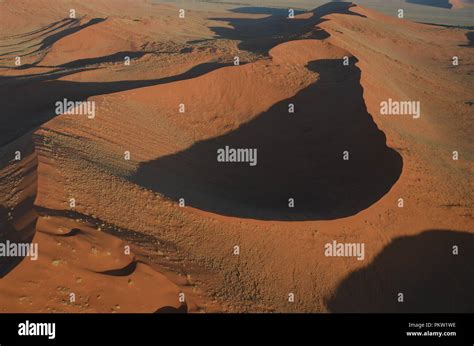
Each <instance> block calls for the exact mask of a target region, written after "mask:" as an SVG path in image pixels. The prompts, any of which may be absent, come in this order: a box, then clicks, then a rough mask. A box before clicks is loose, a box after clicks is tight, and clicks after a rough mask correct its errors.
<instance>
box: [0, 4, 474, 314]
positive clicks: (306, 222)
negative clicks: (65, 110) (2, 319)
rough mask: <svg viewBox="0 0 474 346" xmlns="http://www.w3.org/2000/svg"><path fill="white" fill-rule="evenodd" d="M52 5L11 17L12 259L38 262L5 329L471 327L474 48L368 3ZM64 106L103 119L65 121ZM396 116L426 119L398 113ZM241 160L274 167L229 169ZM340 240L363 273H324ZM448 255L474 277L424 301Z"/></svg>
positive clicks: (343, 263)
mask: <svg viewBox="0 0 474 346" xmlns="http://www.w3.org/2000/svg"><path fill="white" fill-rule="evenodd" d="M52 4H53V2H51V1H48V0H41V1H40V2H37V3H36V2H33V1H26V0H22V1H20V2H13V1H3V2H1V3H0V11H1V12H0V13H2V17H5V20H4V21H3V23H4V25H6V26H7V27H8V29H7V30H5V31H4V33H2V41H1V44H0V46H1V47H0V54H2V55H1V56H0V65H2V69H1V70H0V71H1V76H0V93H2V95H3V96H2V100H1V101H0V107H1V109H2V110H3V111H4V116H2V119H1V120H0V124H1V133H0V134H1V139H0V141H1V143H2V147H1V148H0V150H1V151H0V152H1V155H0V156H1V166H0V176H1V177H2V179H1V183H0V191H1V199H0V221H1V230H0V235H1V237H0V240H2V241H4V240H6V239H9V240H15V241H19V240H20V239H22V240H23V241H31V240H32V241H33V242H37V243H38V246H39V258H38V261H31V260H30V259H29V258H24V259H23V260H22V261H21V262H19V261H3V259H2V262H1V269H2V271H1V273H2V274H1V275H2V277H1V279H0V302H1V304H0V306H1V309H2V312H11V311H35V312H38V311H67V312H73V311H74V312H75V311H84V312H131V311H133V312H176V311H178V312H185V311H192V312H195V311H211V312H212V311H231V312H232V311H238V312H242V311H279V312H289V311H298V312H309V311H313V312H314V311H337V312H345V311H384V312H388V311H419V312H422V311H472V309H473V305H472V302H470V301H467V305H466V299H468V297H469V292H470V291H471V290H472V275H471V274H470V273H469V272H468V268H466V267H465V266H464V267H463V266H459V264H460V263H461V262H464V263H468V262H469V259H470V257H469V256H470V255H469V248H468V247H466V245H465V244H467V243H469V242H470V241H471V238H472V232H473V227H472V226H473V219H472V193H471V192H472V189H470V186H469V184H468V183H467V182H469V180H468V179H469V176H470V174H472V167H473V166H472V145H471V141H470V132H471V129H472V106H471V105H470V104H469V102H470V101H471V102H472V73H471V71H470V66H471V65H472V64H473V63H474V61H473V59H474V58H473V57H472V53H471V49H472V48H471V47H470V46H469V44H470V43H469V37H470V36H469V35H470V32H469V31H468V30H465V29H461V28H451V27H447V26H446V27H442V26H434V25H424V24H419V23H413V22H410V21H407V20H400V19H398V18H395V17H389V16H386V15H383V14H381V13H378V12H376V11H374V10H371V9H368V8H365V7H363V6H359V5H351V4H347V3H329V4H326V5H323V6H320V7H317V8H315V9H314V10H313V11H308V12H304V13H303V12H298V13H297V16H296V18H295V19H291V20H289V19H287V18H286V14H282V13H283V12H285V11H283V12H282V11H281V10H271V11H270V10H269V9H265V8H262V7H260V8H258V10H257V9H255V8H252V7H243V8H240V9H239V8H237V9H233V10H230V11H227V10H226V11H225V12H219V11H223V10H219V11H218V10H216V11H210V12H206V11H199V10H194V9H193V10H190V11H187V13H186V16H187V17H186V19H185V21H183V20H181V19H180V18H179V17H178V9H179V8H177V7H175V6H172V5H163V4H158V5H157V4H152V3H151V2H146V1H143V2H141V1H134V2H133V6H131V4H132V2H130V1H126V0H120V1H113V2H112V1H108V0H100V1H95V2H86V4H84V3H83V2H79V1H64V2H61V4H60V5H57V6H55V5H52ZM72 7H74V8H76V10H77V13H78V18H77V20H70V19H67V15H68V11H69V9H70V8H72ZM28 8H34V9H36V8H38V12H36V14H35V15H33V14H32V13H31V11H29V10H28ZM285 13H286V12H285ZM20 18H21V19H20ZM184 23H186V24H184ZM2 25H3V24H2ZM2 32H3V30H2ZM17 54H22V55H24V62H23V66H20V67H18V68H15V67H14V66H13V60H12V59H14V57H15V56H16V55H17ZM454 55H456V56H458V57H460V61H461V64H460V65H459V66H457V67H453V65H452V63H451V61H452V57H453V56H454ZM125 56H130V57H131V58H132V60H131V64H130V66H128V65H124V57H125ZM235 56H238V57H240V64H239V65H237V66H236V65H234V58H235ZM345 57H347V58H348V61H349V66H345V65H344V64H343V60H344V58H345ZM63 98H67V99H69V100H72V101H93V102H95V107H96V108H95V109H96V114H95V117H94V118H93V119H90V118H88V117H87V115H84V114H82V115H78V114H60V115H57V114H55V112H54V104H55V102H56V101H58V100H62V99H63ZM389 98H392V99H401V100H408V99H410V100H418V101H420V103H421V105H422V114H421V117H420V118H419V119H413V117H409V116H406V117H389V116H384V115H381V114H380V103H381V102H382V101H384V100H387V99H389ZM289 104H293V105H294V106H295V112H294V114H292V113H289V112H288V109H289V108H288V107H289ZM182 106H184V112H180V109H181V110H183V107H182ZM225 146H231V147H252V148H253V147H255V148H258V150H259V151H258V155H259V156H258V164H257V165H256V166H255V167H252V166H250V165H248V164H247V165H234V166H232V165H231V164H229V165H222V164H218V163H217V161H216V151H217V149H219V148H222V147H225ZM18 150H19V151H21V154H22V159H21V160H19V161H15V160H13V158H14V157H15V152H16V151H18ZM345 150H349V152H350V155H351V160H350V161H347V162H346V161H344V160H343V152H344V151H345ZM454 150H456V151H459V153H460V157H461V159H460V160H459V161H453V159H452V152H453V151H454ZM127 153H128V154H127ZM128 155H129V157H128ZM71 198H74V202H75V205H74V206H73V207H71V204H70V203H71ZM181 198H183V199H184V204H185V205H184V206H183V207H180V206H179V204H178V202H179V200H180V199H181ZM289 198H294V200H295V207H294V208H291V209H290V208H288V199H289ZM400 198H403V201H404V207H403V208H400V207H399V199H400ZM427 230H443V231H442V232H441V231H432V232H425V231H427ZM333 241H337V242H350V243H352V242H354V243H364V244H365V248H366V253H365V258H364V260H363V261H358V260H357V259H354V258H347V257H327V256H325V252H324V249H325V245H326V244H328V243H332V242H333ZM453 244H454V245H457V244H460V245H461V248H462V251H460V254H459V255H458V257H456V258H455V259H452V258H451V257H449V256H448V253H449V251H450V249H451V247H452V246H453ZM127 245H129V246H130V247H131V252H130V254H126V253H125V252H124V249H125V246H127ZM236 246H238V249H239V251H240V253H239V254H238V255H236V254H235V249H236V248H235V247H236ZM420 248H423V249H424V251H425V250H426V253H427V254H428V255H427V256H426V257H424V258H422V259H419V260H416V261H415V263H417V265H416V266H415V268H412V265H413V261H411V260H409V259H406V258H412V259H413V260H414V257H415V256H416V255H417V253H418V252H419V251H418V249H420ZM439 251H446V254H443V255H442V256H437V255H436V254H437V253H438V252H439ZM405 256H406V258H405ZM437 258H449V259H450V260H447V261H446V262H445V264H444V266H443V267H442V269H443V272H447V271H448V272H452V273H453V275H452V277H450V278H449V280H446V279H445V278H443V277H440V276H439V275H438V274H439V272H436V270H434V271H431V272H429V273H427V274H426V276H427V280H428V282H429V285H430V286H432V287H435V286H436V287H438V288H439V289H436V290H433V293H432V294H431V295H423V294H422V293H421V292H422V291H423V290H424V287H423V285H422V284H420V283H419V282H418V281H417V277H418V275H419V273H420V271H421V270H422V269H421V268H425V267H428V266H430V265H432V266H433V267H434V268H436V267H437V265H436V263H437ZM394 266H395V267H394ZM394 268H395V269H394ZM393 271H395V273H396V275H393V276H392V275H391V274H389V273H392V272H393ZM381 272H382V273H383V275H380V273H381ZM405 273H406V275H405ZM361 278H362V279H361ZM395 281H396V282H395ZM397 283H399V284H400V285H399V286H397ZM456 283H459V285H456ZM18 287H20V289H18ZM450 287H456V288H455V289H453V288H451V289H450ZM397 290H403V292H405V293H406V294H407V296H408V297H418V298H417V300H414V299H411V298H410V299H408V298H407V300H406V303H405V304H404V305H403V307H401V306H399V305H397V304H395V303H392V302H390V301H389V300H390V297H392V296H393V297H395V295H396V293H397ZM354 291H355V293H353V292H354ZM124 292H127V293H126V294H124ZM182 292H183V293H185V296H186V300H185V302H182V301H180V300H179V299H178V298H179V294H180V293H182ZM446 292H448V293H449V294H448V295H447V296H443V299H441V300H440V295H443V294H446ZM71 293H74V294H75V299H76V300H75V302H71V299H70V294H71ZM290 293H293V294H294V295H295V302H290V301H288V295H289V294H290ZM452 295H455V296H456V297H457V299H454V300H449V299H448V297H450V296H452ZM348 297H356V299H355V301H352V300H351V299H348ZM420 297H421V298H422V299H421V298H420ZM393 299H394V300H393V302H395V298H393ZM420 299H421V300H420ZM448 301H449V302H451V303H452V304H451V303H449V304H448Z"/></svg>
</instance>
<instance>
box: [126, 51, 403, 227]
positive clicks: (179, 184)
mask: <svg viewBox="0 0 474 346" xmlns="http://www.w3.org/2000/svg"><path fill="white" fill-rule="evenodd" d="M329 51H330V50H329ZM320 54H321V53H320ZM282 60H283V59H282ZM308 68H309V69H310V70H312V71H314V72H316V73H317V74H318V75H319V79H318V81H317V82H316V83H314V84H313V85H311V86H309V87H307V88H305V89H303V90H302V91H300V92H299V93H298V94H296V95H295V96H294V97H292V98H290V99H286V100H284V101H281V102H278V103H277V104H275V105H273V106H272V107H271V108H270V109H269V110H268V111H266V112H264V113H262V114H259V115H257V116H256V117H255V118H253V119H252V120H251V121H250V122H248V123H246V124H243V125H241V126H240V127H239V128H238V129H236V130H235V131H232V132H230V133H227V134H225V135H222V136H219V137H217V138H212V139H209V140H206V141H202V142H198V143H196V144H194V145H193V146H192V147H190V148H189V149H187V150H185V151H183V152H179V153H177V154H174V155H171V156H167V157H162V158H160V159H157V160H156V161H152V162H149V163H145V164H142V165H141V166H140V168H139V170H138V172H137V173H136V175H135V176H134V177H133V178H132V179H133V180H134V181H136V182H137V183H139V184H143V185H144V186H146V187H148V188H151V189H153V190H155V191H158V192H160V193H162V194H164V195H166V196H168V197H170V198H172V199H174V200H178V199H179V198H181V197H182V198H185V200H186V203H187V204H188V205H190V206H193V207H195V208H198V209H203V210H206V211H211V212H214V213H218V214H223V215H229V216H239V217H248V218H257V219H282V220H284V219H290V220H296V219H312V218H314V219H333V218H338V217H343V216H348V215H352V214H355V213H357V212H358V211H360V210H363V209H365V208H367V207H368V206H370V205H371V204H372V203H374V202H376V201H377V200H378V199H379V198H380V197H382V196H383V195H384V194H385V193H386V192H387V191H388V190H389V189H390V187H391V186H392V185H393V184H394V183H395V181H396V180H397V179H398V177H399V175H400V173H401V169H402V159H401V157H400V155H398V154H397V153H396V152H395V151H394V150H392V149H389V148H387V146H386V144H385V136H384V134H383V133H382V132H381V131H380V130H379V129H378V128H377V127H376V125H375V124H374V123H373V121H372V119H371V117H370V115H369V114H368V113H367V110H366V106H365V103H364V99H363V97H362V87H361V86H360V70H359V69H358V68H357V67H356V66H355V61H352V63H351V66H343V64H342V60H341V59H337V60H324V59H322V60H316V61H312V62H310V63H309V64H308ZM289 104H293V105H294V107H295V114H289V112H288V105H289ZM226 146H229V147H231V148H255V149H257V164H256V166H251V165H249V163H225V162H224V163H223V162H218V161H217V151H218V149H221V148H225V147H226ZM345 151H348V152H349V160H344V159H343V155H344V152H345ZM289 198H294V200H295V208H294V209H291V208H288V199H289Z"/></svg>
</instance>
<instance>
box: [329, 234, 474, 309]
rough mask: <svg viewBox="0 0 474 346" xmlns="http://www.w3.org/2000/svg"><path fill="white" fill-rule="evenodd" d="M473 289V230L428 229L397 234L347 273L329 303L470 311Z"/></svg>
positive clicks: (344, 306)
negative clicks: (363, 264) (400, 299)
mask: <svg viewBox="0 0 474 346" xmlns="http://www.w3.org/2000/svg"><path fill="white" fill-rule="evenodd" d="M453 246H458V247H459V254H458V255H457V256H455V255H453ZM367 250H369V251H370V249H366V251H367ZM473 292H474V234H472V233H468V232H461V231H451V230H430V231H425V232H423V233H421V234H418V235H415V236H406V237H400V238H396V239H394V240H393V241H392V242H391V243H390V244H389V245H387V246H386V247H385V248H384V249H383V250H382V251H381V252H380V253H379V254H378V255H377V256H376V257H375V259H374V260H373V261H372V262H371V263H369V264H368V265H367V266H366V267H364V268H363V269H360V270H358V271H356V272H353V273H351V274H350V275H348V276H347V277H346V278H345V279H344V280H343V281H342V282H341V283H340V284H339V286H338V288H337V290H336V292H335V293H334V296H332V297H329V298H327V299H326V304H327V307H328V309H329V311H331V312H364V313H365V312H384V313H385V312H410V313H414V312H420V313H421V312H426V313H441V312H444V313H463V312H469V313H472V312H474V294H473ZM399 293H403V295H404V297H403V298H404V302H403V303H400V302H398V299H397V298H398V294H399Z"/></svg>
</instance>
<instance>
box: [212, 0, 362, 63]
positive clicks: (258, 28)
mask: <svg viewBox="0 0 474 346" xmlns="http://www.w3.org/2000/svg"><path fill="white" fill-rule="evenodd" d="M352 6H353V5H352V4H351V3H350V2H343V1H340V2H333V3H327V4H325V5H322V6H319V7H318V8H316V9H314V10H312V11H309V13H311V14H312V17H310V18H306V19H303V18H294V19H289V18H288V9H283V10H282V9H275V8H267V7H242V8H236V9H234V10H232V11H233V12H236V13H253V14H268V16H267V17H264V18H260V19H253V18H211V19H213V20H218V21H223V22H227V23H228V24H229V25H230V26H231V27H230V28H226V27H211V28H210V29H211V30H212V31H214V33H215V35H216V37H217V38H221V39H230V40H236V41H240V43H239V44H238V47H239V49H240V50H245V51H248V52H252V53H257V54H262V55H267V54H268V51H269V50H270V49H271V48H273V47H275V46H276V45H278V44H280V43H283V42H287V41H291V40H298V39H325V38H328V37H329V34H327V33H326V32H325V31H323V30H321V29H319V28H316V27H315V26H316V25H318V24H321V23H322V22H323V21H325V19H323V18H322V17H323V16H325V15H327V14H330V13H343V14H348V15H354V16H360V17H364V16H362V15H360V14H357V13H354V12H351V11H350V7H352ZM301 13H302V12H300V11H295V15H296V16H297V15H298V14H301Z"/></svg>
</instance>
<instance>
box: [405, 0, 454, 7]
mask: <svg viewBox="0 0 474 346" xmlns="http://www.w3.org/2000/svg"><path fill="white" fill-rule="evenodd" d="M406 2H408V3H411V4H416V5H424V6H432V7H440V8H448V9H450V8H452V7H453V5H452V4H451V3H450V2H449V0H406Z"/></svg>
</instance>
